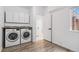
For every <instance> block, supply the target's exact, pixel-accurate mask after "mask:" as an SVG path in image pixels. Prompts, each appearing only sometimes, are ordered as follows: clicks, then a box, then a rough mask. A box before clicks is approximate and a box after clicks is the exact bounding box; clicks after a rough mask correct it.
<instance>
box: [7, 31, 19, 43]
mask: <svg viewBox="0 0 79 59" xmlns="http://www.w3.org/2000/svg"><path fill="white" fill-rule="evenodd" d="M7 37H8V39H7V40H8V41H10V42H15V41H17V40H18V33H16V32H11V33H9V34H8V36H7Z"/></svg>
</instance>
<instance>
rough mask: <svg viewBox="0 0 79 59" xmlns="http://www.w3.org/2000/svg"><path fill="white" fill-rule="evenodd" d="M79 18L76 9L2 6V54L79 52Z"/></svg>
mask: <svg viewBox="0 0 79 59" xmlns="http://www.w3.org/2000/svg"><path fill="white" fill-rule="evenodd" d="M78 16H79V7H74V6H0V36H1V37H0V51H1V52H75V51H79V47H78V44H79V40H78V39H79V36H78V35H79V34H78V30H79V26H78V25H79V23H78V19H79V17H78Z"/></svg>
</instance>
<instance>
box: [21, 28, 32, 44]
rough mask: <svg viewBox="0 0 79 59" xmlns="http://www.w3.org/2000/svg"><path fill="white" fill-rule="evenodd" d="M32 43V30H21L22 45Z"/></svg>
mask: <svg viewBox="0 0 79 59" xmlns="http://www.w3.org/2000/svg"><path fill="white" fill-rule="evenodd" d="M30 41H32V28H31V27H26V28H21V43H27V42H30Z"/></svg>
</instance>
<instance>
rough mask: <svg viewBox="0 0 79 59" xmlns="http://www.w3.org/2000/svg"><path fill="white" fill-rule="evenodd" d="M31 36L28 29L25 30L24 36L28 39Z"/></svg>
mask: <svg viewBox="0 0 79 59" xmlns="http://www.w3.org/2000/svg"><path fill="white" fill-rule="evenodd" d="M29 36H30V33H29V32H27V31H26V32H23V35H22V38H23V39H27V38H29Z"/></svg>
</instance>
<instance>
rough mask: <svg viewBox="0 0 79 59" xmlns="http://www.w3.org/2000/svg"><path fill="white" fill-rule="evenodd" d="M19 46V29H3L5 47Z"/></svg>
mask: <svg viewBox="0 0 79 59" xmlns="http://www.w3.org/2000/svg"><path fill="white" fill-rule="evenodd" d="M18 44H20V29H19V28H6V29H5V47H10V46H14V45H18Z"/></svg>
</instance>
